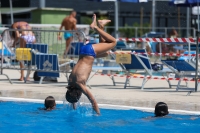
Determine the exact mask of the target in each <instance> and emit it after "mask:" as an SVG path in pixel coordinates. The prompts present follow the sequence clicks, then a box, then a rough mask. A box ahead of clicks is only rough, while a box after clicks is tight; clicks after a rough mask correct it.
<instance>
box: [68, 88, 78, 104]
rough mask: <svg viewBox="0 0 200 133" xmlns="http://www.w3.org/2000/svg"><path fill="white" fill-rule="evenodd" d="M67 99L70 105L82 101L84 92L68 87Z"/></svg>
mask: <svg viewBox="0 0 200 133" xmlns="http://www.w3.org/2000/svg"><path fill="white" fill-rule="evenodd" d="M67 88H68V90H67V92H66V95H65V98H66V100H67V101H68V102H69V103H76V102H78V100H79V99H80V97H81V95H82V92H81V90H79V89H78V88H76V87H72V86H68V87H67Z"/></svg>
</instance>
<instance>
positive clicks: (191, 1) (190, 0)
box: [169, 0, 200, 91]
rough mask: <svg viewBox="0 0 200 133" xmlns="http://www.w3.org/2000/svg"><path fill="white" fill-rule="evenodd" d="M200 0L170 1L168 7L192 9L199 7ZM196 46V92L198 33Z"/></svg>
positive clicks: (196, 82)
mask: <svg viewBox="0 0 200 133" xmlns="http://www.w3.org/2000/svg"><path fill="white" fill-rule="evenodd" d="M199 3H200V0H172V1H171V2H169V4H170V5H176V6H185V7H192V6H199ZM198 20H199V11H198ZM198 30H199V22H198ZM197 34H198V35H197V45H196V73H195V91H197V85H198V60H199V56H198V55H199V50H198V39H199V32H198V33H197Z"/></svg>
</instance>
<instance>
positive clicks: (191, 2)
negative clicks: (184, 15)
mask: <svg viewBox="0 0 200 133" xmlns="http://www.w3.org/2000/svg"><path fill="white" fill-rule="evenodd" d="M199 3H200V0H172V1H170V2H169V4H170V5H177V6H185V7H191V6H197V5H198V4H199Z"/></svg>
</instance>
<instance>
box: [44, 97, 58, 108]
mask: <svg viewBox="0 0 200 133" xmlns="http://www.w3.org/2000/svg"><path fill="white" fill-rule="evenodd" d="M44 105H45V108H46V109H47V110H51V109H54V108H55V106H56V101H55V99H54V97H52V96H48V97H47V98H46V99H45V101H44Z"/></svg>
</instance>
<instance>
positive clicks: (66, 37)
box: [64, 32, 72, 40]
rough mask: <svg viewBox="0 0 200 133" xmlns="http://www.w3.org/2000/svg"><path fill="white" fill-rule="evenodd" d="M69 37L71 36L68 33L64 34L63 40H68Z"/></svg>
mask: <svg viewBox="0 0 200 133" xmlns="http://www.w3.org/2000/svg"><path fill="white" fill-rule="evenodd" d="M70 37H72V34H71V33H70V32H65V33H64V38H65V40H67V39H69V38H70Z"/></svg>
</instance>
